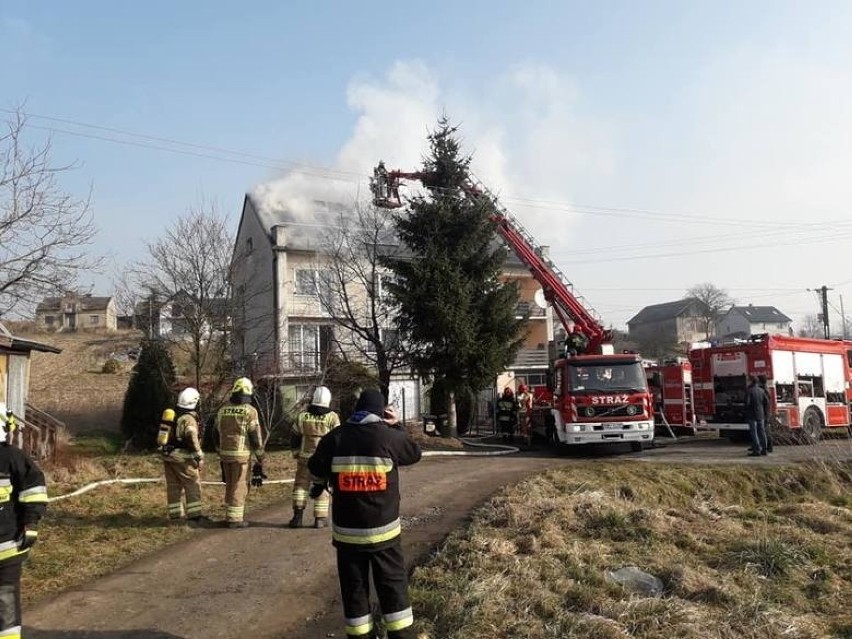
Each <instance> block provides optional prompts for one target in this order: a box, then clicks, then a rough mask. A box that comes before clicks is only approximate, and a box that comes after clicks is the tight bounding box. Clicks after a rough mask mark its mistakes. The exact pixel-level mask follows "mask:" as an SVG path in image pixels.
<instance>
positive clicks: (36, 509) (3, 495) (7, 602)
mask: <svg viewBox="0 0 852 639" xmlns="http://www.w3.org/2000/svg"><path fill="white" fill-rule="evenodd" d="M3 408H4V410H3V411H2V413H3V415H2V417H0V502H6V503H5V504H4V505H3V506H0V637H4V638H5V637H8V638H9V639H20V637H21V569H22V567H23V564H24V561H25V559H26V558H27V556H28V555H29V551H30V548H32V546H33V544H35V542H36V541H37V540H38V522H39V520H40V519H41V518H42V516H44V511H45V509H46V508H47V488H46V487H45V483H44V475H43V474H42V472H41V469H39V467H38V466H37V465H36V464H35V462H34V461H33V460H31V459H30V458H29V457H28V456H27V455H26V454H24V452H23V451H22V450H21V449H20V448H16V447H14V446H11V445H9V444H8V443H7V428H9V427H10V425H9V422H8V419H7V418H6V411H5V406H4V407H3Z"/></svg>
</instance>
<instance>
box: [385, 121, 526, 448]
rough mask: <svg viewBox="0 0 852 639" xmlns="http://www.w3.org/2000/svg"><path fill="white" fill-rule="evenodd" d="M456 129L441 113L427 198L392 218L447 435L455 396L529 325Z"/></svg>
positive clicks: (409, 327)
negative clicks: (519, 314) (443, 397)
mask: <svg viewBox="0 0 852 639" xmlns="http://www.w3.org/2000/svg"><path fill="white" fill-rule="evenodd" d="M456 134H457V128H456V127H453V126H450V124H449V123H448V121H447V119H446V118H442V119H441V120H439V122H438V129H437V130H436V131H435V132H433V133H432V134H431V135H430V136H429V143H430V148H431V150H430V154H429V155H428V156H427V157H426V158H425V160H424V164H423V172H424V175H425V176H426V178H425V179H424V185H425V187H426V188H427V190H428V196H418V197H415V198H413V199H412V201H411V203H410V207H409V208H410V210H409V211H407V212H405V213H403V214H401V215H398V216H397V217H396V218H395V228H396V232H397V236H398V237H399V240H400V241H401V243H402V245H403V246H404V247H405V248H406V249H407V251H408V252H409V254H410V255H408V256H404V257H395V258H389V259H387V261H386V265H387V266H388V267H389V268H390V269H391V270H392V271H393V273H394V281H392V282H390V283H389V284H388V288H389V291H390V293H391V295H392V296H393V297H394V299H395V301H396V302H397V303H398V304H399V324H400V326H399V327H400V330H401V333H402V334H403V335H405V336H406V338H407V339H408V340H409V341H410V345H411V350H412V364H413V366H414V368H415V370H416V371H417V372H418V373H419V374H420V375H421V376H422V377H424V378H426V379H438V380H441V382H442V384H445V385H446V388H447V389H448V393H447V394H448V397H447V400H448V401H447V407H448V422H449V430H450V434H451V435H456V434H457V432H458V431H457V424H456V414H455V396H456V394H457V393H459V392H461V391H467V390H472V391H479V390H481V389H483V388H486V387H487V386H489V385H491V384H493V383H494V381H495V379H496V378H497V375H498V374H499V373H501V372H502V371H504V370H506V368H507V366H508V365H509V364H510V363H511V362H512V360H513V358H514V356H515V354H516V353H517V351H518V349H519V348H520V345H521V342H522V341H523V334H522V331H523V327H524V320H519V319H517V318H516V317H515V307H516V305H517V303H518V289H517V285H515V284H510V283H505V282H501V281H500V279H499V274H500V270H501V267H502V265H503V262H504V260H505V259H506V254H507V253H506V249H505V248H502V247H500V246H499V245H498V244H497V243H496V242H495V238H496V227H495V224H494V222H493V221H492V220H491V215H492V213H493V211H494V209H493V204H492V202H491V201H490V200H489V199H488V198H487V197H471V196H470V195H469V194H468V193H466V192H465V189H464V188H463V186H464V185H465V183H466V182H467V180H468V172H469V166H470V157H466V156H463V155H462V154H461V151H460V146H459V141H458V138H457V135H456Z"/></svg>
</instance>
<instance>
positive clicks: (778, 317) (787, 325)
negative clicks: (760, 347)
mask: <svg viewBox="0 0 852 639" xmlns="http://www.w3.org/2000/svg"><path fill="white" fill-rule="evenodd" d="M792 331H793V320H791V319H790V318H789V317H787V316H786V315H784V313H782V312H781V311H779V310H778V309H777V308H775V307H774V306H753V305H752V304H749V305H748V306H732V307H731V308H730V309H728V311H727V312H726V313H725V314H724V315H722V317H720V318H719V321H718V322H717V323H716V336H717V337H718V338H720V339H723V340H724V339H735V338H747V337H749V336H750V335H757V334H760V333H770V334H773V335H774V334H780V335H792Z"/></svg>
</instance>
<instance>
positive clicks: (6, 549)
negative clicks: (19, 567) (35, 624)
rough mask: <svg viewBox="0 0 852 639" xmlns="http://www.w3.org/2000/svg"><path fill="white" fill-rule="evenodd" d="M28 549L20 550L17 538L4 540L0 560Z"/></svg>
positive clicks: (1, 545)
mask: <svg viewBox="0 0 852 639" xmlns="http://www.w3.org/2000/svg"><path fill="white" fill-rule="evenodd" d="M27 550H29V549H27ZM27 550H20V549H19V548H18V542H17V541H15V540H12V541H4V542H3V543H2V544H0V561H3V560H4V559H10V558H12V557H17V556H18V555H23V554H24V553H26V552H27ZM2 636H3V635H0V637H2Z"/></svg>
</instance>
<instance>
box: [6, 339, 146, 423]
mask: <svg viewBox="0 0 852 639" xmlns="http://www.w3.org/2000/svg"><path fill="white" fill-rule="evenodd" d="M16 334H18V335H20V336H21V337H24V338H26V339H32V340H37V341H40V342H44V343H47V344H51V345H53V346H56V347H58V348H61V349H62V352H61V353H60V354H58V355H57V354H54V353H33V357H32V365H31V367H30V394H29V401H30V403H31V404H32V405H33V406H35V407H36V408H39V409H41V410H43V411H46V412H47V413H50V414H51V415H53V416H54V417H56V418H57V419H59V420H61V421H63V422H65V424H66V426H67V427H68V431H69V432H70V433H71V434H72V435H76V434H79V433H83V432H87V431H94V430H118V428H119V422H120V419H121V405H122V402H123V401H124V392H125V390H126V389H127V382H128V380H129V378H130V369H131V367H132V366H133V361H132V360H129V359H128V358H127V352H128V350H129V349H132V348H137V347H138V346H139V339H140V336H141V334H140V333H139V332H138V331H117V332H115V333H34V332H29V333H25V332H20V331H19V332H17V333H16ZM111 355H115V358H116V359H118V360H120V370H119V371H118V372H117V373H103V372H102V370H103V365H104V362H106V361H107V359H109V358H110V356H111Z"/></svg>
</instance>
